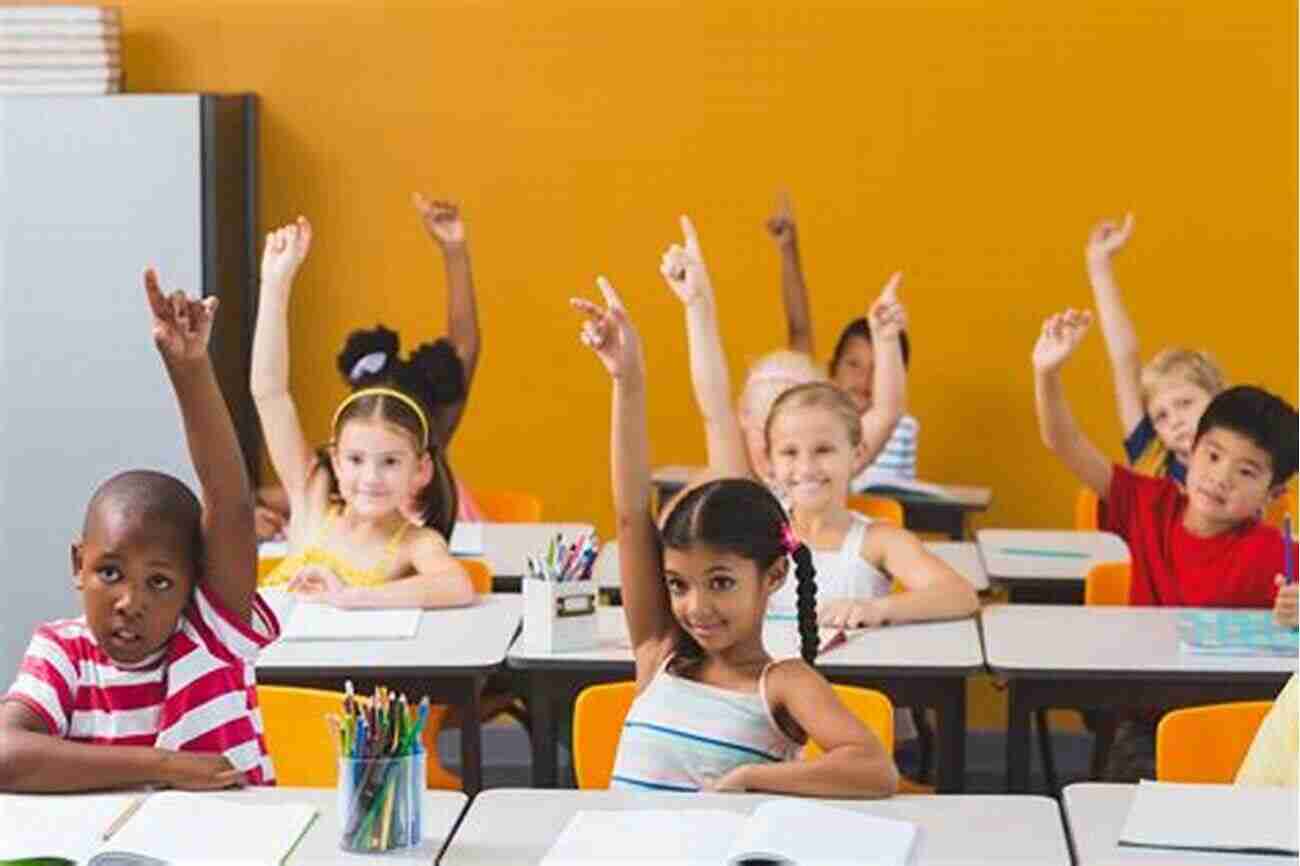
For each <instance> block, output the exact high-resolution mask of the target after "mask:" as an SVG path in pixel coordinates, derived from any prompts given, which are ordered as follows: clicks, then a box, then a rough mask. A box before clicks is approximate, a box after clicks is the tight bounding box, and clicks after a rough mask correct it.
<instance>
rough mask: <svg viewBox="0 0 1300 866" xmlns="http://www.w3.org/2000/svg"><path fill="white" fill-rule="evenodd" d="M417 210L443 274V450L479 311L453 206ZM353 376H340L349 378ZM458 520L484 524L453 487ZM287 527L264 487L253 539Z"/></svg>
mask: <svg viewBox="0 0 1300 866" xmlns="http://www.w3.org/2000/svg"><path fill="white" fill-rule="evenodd" d="M412 201H413V202H414V204H415V209H416V210H417V211H418V212H419V214H420V219H421V222H423V224H424V228H425V231H427V232H428V233H429V236H430V237H431V238H433V239H434V240H435V241H437V243H438V246H439V247H440V248H441V250H442V256H443V262H444V264H445V265H446V271H447V336H446V337H444V338H441V339H439V340H437V341H436V342H435V343H434V344H433V345H434V347H435V349H436V355H435V356H434V357H435V359H436V361H437V363H436V364H435V365H433V366H432V367H431V368H430V369H429V375H430V377H431V379H432V380H433V382H434V385H435V387H434V389H433V390H432V392H431V396H432V398H433V403H432V405H431V406H430V412H429V420H430V423H431V425H432V427H433V435H434V438H435V439H436V440H437V442H438V443H440V444H441V446H442V448H443V450H444V451H446V449H447V448H448V447H449V446H450V445H451V438H452V435H453V434H454V433H455V432H456V428H457V427H458V426H459V425H460V419H461V416H462V415H464V412H465V404H466V402H467V401H468V400H469V391H470V385H471V384H472V383H473V381H474V371H475V370H476V369H477V368H478V358H479V342H480V340H479V328H478V311H477V306H476V304H475V300H474V281H473V278H472V276H471V273H470V260H469V242H468V241H467V240H466V237H465V222H464V220H463V219H462V217H461V214H460V209H459V208H458V207H457V206H456V204H455V203H453V202H447V201H429V200H428V199H427V198H425V197H424V196H423V195H420V194H419V193H415V194H414V195H413V196H412ZM350 372H351V371H344V375H345V376H349V374H350ZM456 505H457V512H456V519H457V520H470V521H473V520H484V519H485V518H484V516H483V512H482V510H481V509H480V508H479V506H478V503H476V502H475V501H474V497H473V495H472V494H471V493H470V491H469V489H468V488H466V487H465V486H464V485H463V484H461V483H460V482H459V481H457V482H456ZM288 526H289V496H288V494H287V493H286V492H285V490H284V488H283V487H281V486H280V485H278V484H268V485H264V486H262V487H260V488H259V489H258V491H257V537H258V538H259V539H261V540H263V541H266V540H270V539H278V538H283V537H284V534H285V532H286V530H287V529H288Z"/></svg>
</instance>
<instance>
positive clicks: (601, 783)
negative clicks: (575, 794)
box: [573, 680, 636, 790]
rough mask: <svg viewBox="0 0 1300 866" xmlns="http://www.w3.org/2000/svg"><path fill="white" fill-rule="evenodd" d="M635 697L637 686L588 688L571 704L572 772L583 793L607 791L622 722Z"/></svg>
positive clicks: (619, 685) (612, 684)
mask: <svg viewBox="0 0 1300 866" xmlns="http://www.w3.org/2000/svg"><path fill="white" fill-rule="evenodd" d="M635 697H636V683H635V682H632V681H631V680H628V681H626V682H617V683H605V684H603V685H599V686H588V687H587V688H585V689H583V690H582V693H581V694H579V695H578V699H577V701H575V702H574V704H573V773H574V775H575V776H577V778H578V787H579V788H582V789H583V790H591V789H593V788H608V787H609V779H610V776H612V775H613V774H614V755H615V753H617V752H618V738H619V736H620V735H621V734H622V733H623V720H624V719H626V718H627V713H628V710H630V709H631V708H632V699H633V698H635Z"/></svg>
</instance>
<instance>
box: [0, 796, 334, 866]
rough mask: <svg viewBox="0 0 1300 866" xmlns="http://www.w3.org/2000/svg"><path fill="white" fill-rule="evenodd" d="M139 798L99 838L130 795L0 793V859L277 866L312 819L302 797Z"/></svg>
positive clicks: (100, 865)
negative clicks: (282, 799) (263, 799)
mask: <svg viewBox="0 0 1300 866" xmlns="http://www.w3.org/2000/svg"><path fill="white" fill-rule="evenodd" d="M141 796H144V803H143V805H141V806H140V808H139V809H137V810H136V811H135V812H134V813H133V814H132V815H131V816H130V817H129V818H127V819H126V822H125V823H124V824H122V825H121V827H120V828H119V829H118V830H117V831H116V832H115V833H114V834H113V835H112V837H111V838H110V839H109V840H108V841H107V842H104V841H102V840H101V837H102V835H103V834H104V831H105V830H107V829H109V827H111V826H112V825H113V823H114V822H115V821H116V820H117V818H118V817H119V816H120V815H122V814H123V811H124V810H125V809H127V808H128V807H129V805H130V804H131V803H133V802H134V801H135V800H136V799H137V797H136V796H133V795H109V796H60V797H37V796H20V797H16V796H11V795H0V827H3V828H4V832H2V833H0V860H16V859H28V858H61V859H67V860H73V861H76V862H81V863H87V864H89V866H127V864H162V863H175V864H183V863H186V862H199V861H202V862H205V863H218V862H221V863H266V864H279V863H283V862H284V861H285V859H286V858H288V856H289V853H290V852H291V851H292V850H293V848H294V846H296V845H297V844H298V840H299V839H301V838H302V836H303V834H305V833H306V832H307V828H308V827H310V826H311V822H312V821H313V820H314V819H315V817H316V810H315V808H313V807H312V806H309V805H306V804H303V803H259V802H257V799H256V798H255V797H250V798H249V800H248V802H246V803H239V802H233V801H232V799H230V798H228V797H226V796H220V797H218V796H212V795H199V794H192V793H186V792H182V791H160V792H157V793H153V794H147V795H141ZM231 796H232V797H238V796H239V795H238V794H235V795H231ZM56 822H57V823H56Z"/></svg>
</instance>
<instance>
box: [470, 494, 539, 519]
mask: <svg viewBox="0 0 1300 866" xmlns="http://www.w3.org/2000/svg"><path fill="white" fill-rule="evenodd" d="M474 500H475V501H476V502H478V507H479V508H480V509H481V510H482V511H483V516H484V517H486V518H487V519H488V520H490V521H492V522H493V523H540V522H541V519H542V500H540V499H538V498H537V497H536V496H534V495H533V494H531V493H524V492H523V491H521V490H475V491H474Z"/></svg>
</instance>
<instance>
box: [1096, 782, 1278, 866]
mask: <svg viewBox="0 0 1300 866" xmlns="http://www.w3.org/2000/svg"><path fill="white" fill-rule="evenodd" d="M1296 805H1297V801H1296V789H1295V788H1265V787H1259V788H1255V787H1248V786H1244V785H1243V786H1238V785H1181V784H1174V783H1170V782H1149V781H1146V780H1143V781H1142V782H1141V784H1139V785H1138V787H1137V791H1135V792H1134V795H1133V805H1132V806H1130V807H1129V813H1128V818H1127V819H1126V820H1125V821H1124V829H1123V830H1122V831H1121V832H1120V836H1119V842H1120V844H1121V845H1137V846H1143V847H1157V848H1177V849H1190V850H1202V851H1255V852H1260V853H1263V852H1269V851H1271V852H1276V853H1290V854H1296V853H1298V851H1297V848H1300V845H1298V844H1297V838H1296V836H1297V831H1296Z"/></svg>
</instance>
